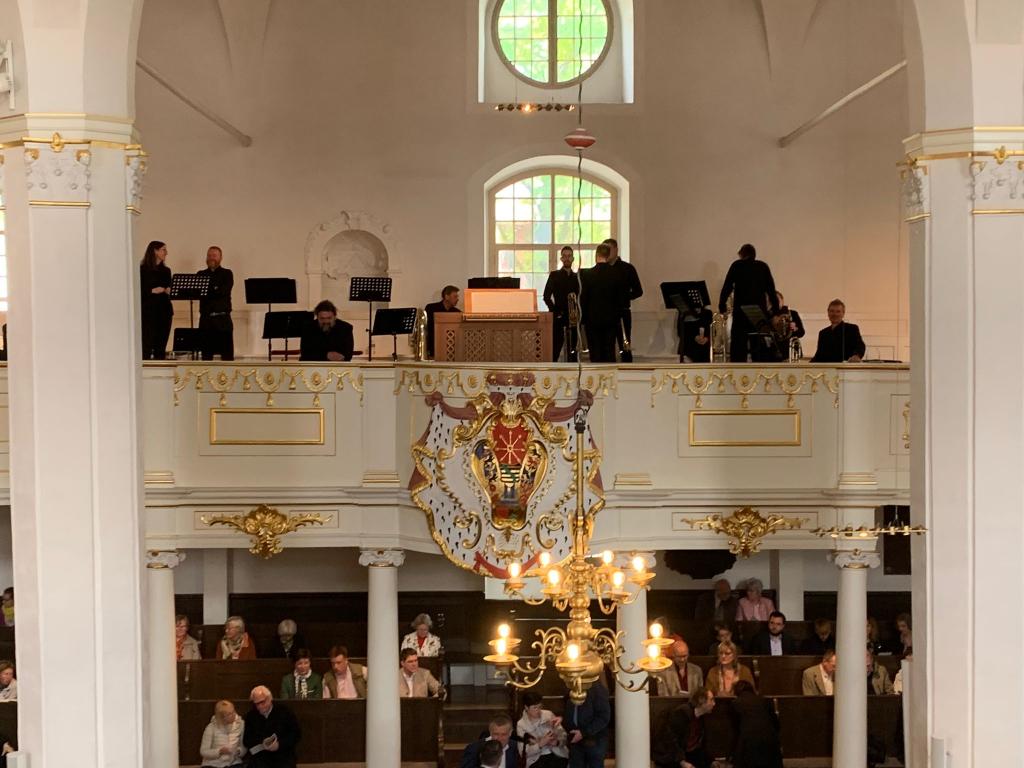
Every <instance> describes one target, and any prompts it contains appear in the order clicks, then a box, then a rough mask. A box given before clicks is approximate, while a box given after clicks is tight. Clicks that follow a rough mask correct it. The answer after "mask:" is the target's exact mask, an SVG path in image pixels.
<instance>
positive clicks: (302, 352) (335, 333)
mask: <svg viewBox="0 0 1024 768" xmlns="http://www.w3.org/2000/svg"><path fill="white" fill-rule="evenodd" d="M353 351H355V342H354V341H353V339H352V326H351V325H349V324H348V323H346V322H345V321H344V320H337V319H336V320H335V321H334V326H333V327H332V328H331V330H329V331H327V332H326V333H325V332H324V331H321V330H320V325H319V323H316V322H315V321H314V322H313V323H312V324H311V325H310V326H308V327H307V328H306V331H305V332H304V333H303V334H302V341H301V346H300V347H299V359H300V360H326V359H327V353H328V352H339V353H341V356H342V357H343V358H345V359H346V360H351V359H352V353H353Z"/></svg>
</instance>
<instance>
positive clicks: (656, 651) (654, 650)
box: [647, 643, 661, 659]
mask: <svg viewBox="0 0 1024 768" xmlns="http://www.w3.org/2000/svg"><path fill="white" fill-rule="evenodd" d="M659 656H661V649H660V648H658V644H657V643H651V644H650V645H648V646H647V657H648V658H651V659H656V658H658V657H659Z"/></svg>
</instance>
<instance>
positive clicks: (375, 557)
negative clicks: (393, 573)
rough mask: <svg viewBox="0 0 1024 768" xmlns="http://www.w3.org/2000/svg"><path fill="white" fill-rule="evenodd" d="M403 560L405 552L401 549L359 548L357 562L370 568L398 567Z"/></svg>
mask: <svg viewBox="0 0 1024 768" xmlns="http://www.w3.org/2000/svg"><path fill="white" fill-rule="evenodd" d="M404 562H405V552H404V551H403V550H401V549H361V550H359V564H360V565H365V566H369V567H370V568H398V567H399V566H400V565H401V564H402V563H404Z"/></svg>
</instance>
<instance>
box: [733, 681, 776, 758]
mask: <svg viewBox="0 0 1024 768" xmlns="http://www.w3.org/2000/svg"><path fill="white" fill-rule="evenodd" d="M732 712H733V720H734V721H735V728H736V745H735V747H734V748H733V753H732V759H731V760H730V762H731V763H732V768H782V744H781V742H780V740H779V718H778V716H777V715H776V714H775V710H774V709H773V708H772V703H771V702H770V701H769V700H767V699H763V698H761V697H760V696H758V695H757V692H756V691H755V690H754V685H753V683H748V682H746V681H745V680H741V681H739V682H738V683H736V700H735V701H734V702H733V703H732Z"/></svg>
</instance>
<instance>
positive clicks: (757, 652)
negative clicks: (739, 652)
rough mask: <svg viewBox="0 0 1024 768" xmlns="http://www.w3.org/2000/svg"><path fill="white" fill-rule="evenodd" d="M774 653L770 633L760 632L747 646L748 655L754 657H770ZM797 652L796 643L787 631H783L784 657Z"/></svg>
mask: <svg viewBox="0 0 1024 768" xmlns="http://www.w3.org/2000/svg"><path fill="white" fill-rule="evenodd" d="M771 652H772V641H771V635H770V634H768V631H767V630H765V631H764V632H758V633H757V634H756V635H754V638H753V639H752V640H751V641H750V645H748V646H747V653H749V654H751V655H752V656H770V655H771ZM796 652H797V647H796V641H795V640H793V638H792V637H790V636H789V635H788V634H786V631H785V630H783V631H782V655H783V656H789V655H791V654H794V653H796Z"/></svg>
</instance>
